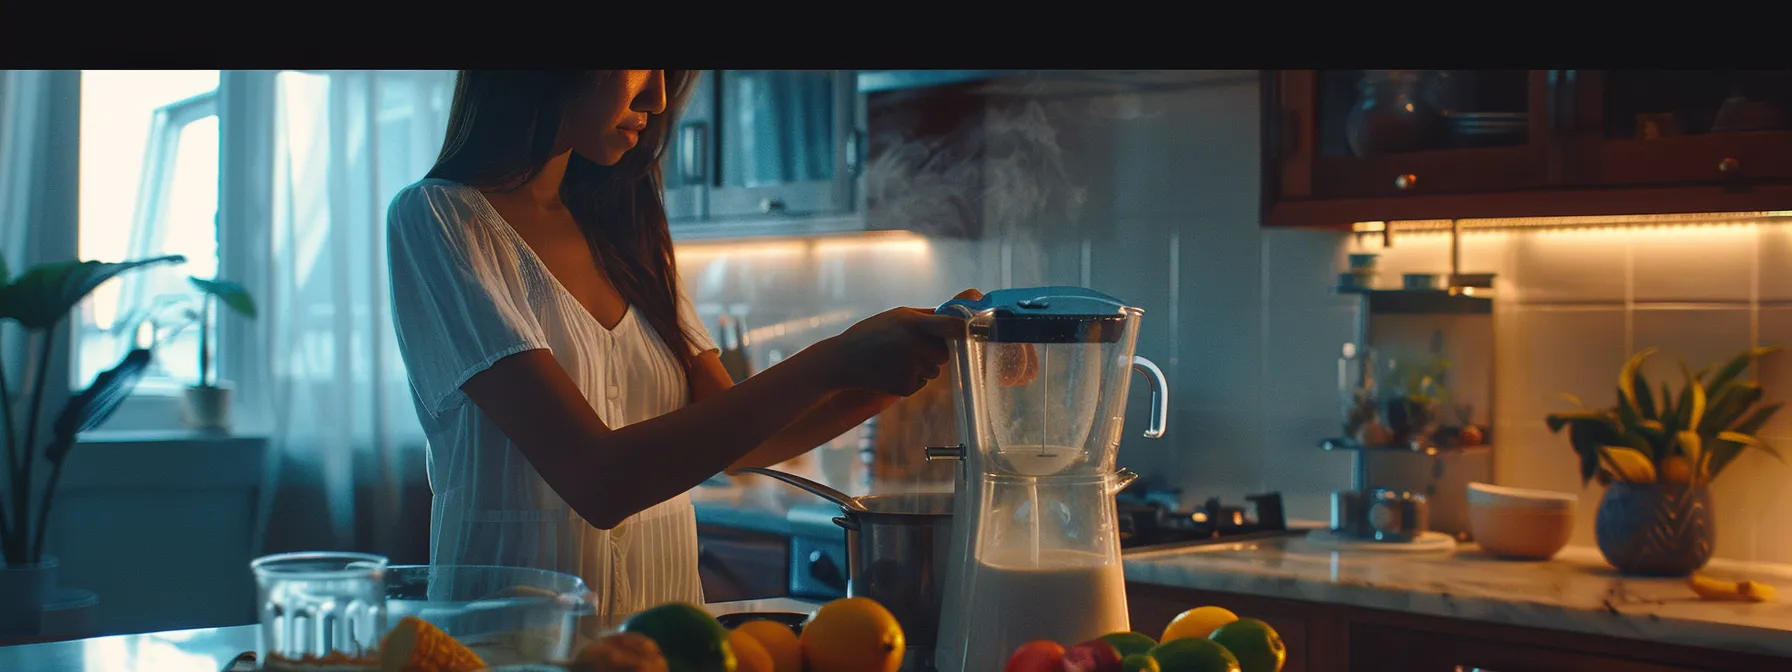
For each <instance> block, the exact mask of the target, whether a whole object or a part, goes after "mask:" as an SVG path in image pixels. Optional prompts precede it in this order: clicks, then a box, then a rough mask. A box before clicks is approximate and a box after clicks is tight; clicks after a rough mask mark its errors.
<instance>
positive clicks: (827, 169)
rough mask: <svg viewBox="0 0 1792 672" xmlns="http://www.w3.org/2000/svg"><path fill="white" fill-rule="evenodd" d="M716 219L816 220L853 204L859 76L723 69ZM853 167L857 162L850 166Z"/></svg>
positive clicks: (718, 79)
mask: <svg viewBox="0 0 1792 672" xmlns="http://www.w3.org/2000/svg"><path fill="white" fill-rule="evenodd" d="M713 82H714V86H715V89H714V91H713V93H712V94H711V95H712V96H713V98H714V108H713V109H714V111H715V112H714V113H715V119H714V126H715V135H714V137H715V146H716V148H717V150H718V151H717V152H716V161H715V164H714V168H715V171H716V174H715V178H714V179H713V180H712V181H711V182H710V183H709V187H710V188H709V194H708V201H709V203H708V210H709V213H708V214H709V215H710V216H711V217H740V216H755V215H757V216H772V217H776V216H789V215H818V214H829V213H838V212H844V211H846V210H848V209H850V207H851V204H852V183H853V175H852V174H851V173H852V172H854V171H855V170H856V165H849V156H850V155H853V154H856V152H857V148H856V147H851V146H850V145H854V144H856V143H854V142H853V140H854V139H855V138H856V137H857V135H856V134H855V133H854V124H853V119H854V114H853V108H854V101H855V100H856V99H857V97H858V89H857V84H856V79H855V76H854V73H853V72H851V71H838V70H722V71H718V72H717V73H716V76H715V77H714V78H713ZM851 163H855V164H856V162H851Z"/></svg>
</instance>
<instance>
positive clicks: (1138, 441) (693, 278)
mask: <svg viewBox="0 0 1792 672" xmlns="http://www.w3.org/2000/svg"><path fill="white" fill-rule="evenodd" d="M1257 94H1258V91H1257V83H1256V79H1255V76H1254V73H1249V72H1244V73H1237V72H1226V73H1214V74H1213V75H1212V77H1210V78H1208V79H1207V80H1206V81H1203V82H1200V83H1198V84H1196V85H1192V86H1187V87H1183V88H1179V89H1173V90H1156V91H1151V92H1146V93H1134V94H1124V95H1104V96H1083V97H1060V98H1055V99H1049V100H1043V101H1040V108H1039V112H1040V114H1039V116H1038V117H1037V118H1041V119H1043V120H1044V121H1045V123H1047V124H1049V125H1050V126H1051V129H1049V130H1050V133H1047V134H1045V135H1043V136H1040V137H1049V138H1050V139H1051V142H1053V143H1055V148H1056V150H1057V151H1058V153H1057V154H1056V155H1055V162H1054V161H1047V160H1044V159H1039V158H1038V157H1042V156H1044V157H1047V158H1050V157H1051V153H1050V152H1046V151H1044V150H1042V149H1040V148H1038V147H1034V148H1032V150H1031V151H1034V152H1035V155H1033V157H1034V158H1029V159H1027V160H1029V161H1034V162H1035V163H1034V164H1031V165H1036V166H1038V167H1039V174H1038V175H1035V177H1036V178H1037V179H1035V180H1033V181H1032V183H1031V184H1019V185H1014V184H1012V183H1009V184H1010V185H1011V186H1009V187H1004V188H1008V189H1017V190H1020V191H1016V192H1014V193H1021V192H1024V191H1025V189H1028V188H1032V189H1037V190H1041V191H1049V192H1050V193H1048V194H1045V195H1042V196H1039V198H1047V199H1055V200H1050V202H1051V203H1054V204H1057V205H1054V207H1053V208H1044V209H1041V208H1031V209H1029V208H1027V207H1023V206H1024V205H1025V204H1024V203H1022V204H1016V203H1014V202H1012V199H1010V202H1007V204H1006V205H996V204H995V203H1000V202H1001V201H999V199H990V200H988V201H986V217H988V218H989V219H990V220H992V221H994V222H995V223H996V224H997V226H996V229H995V230H994V231H991V232H990V233H989V234H987V235H986V236H985V237H984V238H983V239H982V240H980V241H974V242H966V241H957V240H950V239H929V240H924V241H923V240H916V239H898V240H886V241H881V242H863V241H860V242H854V243H813V242H812V243H780V244H773V245H723V246H716V245H707V246H686V247H685V248H683V249H681V252H680V255H681V256H680V267H681V270H682V272H683V273H684V277H685V280H686V282H687V283H688V286H689V287H690V290H691V293H692V295H693V297H694V299H695V301H696V303H697V304H698V306H699V311H700V312H703V313H704V314H705V316H706V317H707V318H708V319H711V320H713V319H714V315H715V314H716V313H717V312H720V311H723V310H733V311H735V312H737V313H745V314H746V315H747V316H748V321H749V324H750V325H752V326H756V327H764V326H767V325H774V324H781V323H788V325H789V326H787V328H786V329H784V332H783V333H782V334H781V335H767V337H765V338H762V339H760V340H758V341H756V342H755V343H754V344H753V347H752V349H753V351H754V353H755V354H756V356H757V357H758V358H759V359H760V361H762V362H763V361H764V358H765V356H766V354H767V353H768V352H769V351H770V350H772V349H777V350H779V351H781V352H782V353H784V354H786V355H788V354H789V353H792V352H794V351H796V350H797V349H799V348H801V347H803V346H805V345H807V344H809V343H812V342H814V341H815V340H818V339H820V338H823V337H826V336H828V335H831V334H833V333H837V332H838V331H839V330H840V329H842V328H844V327H845V326H847V324H848V323H850V320H845V321H842V322H839V323H827V324H822V325H819V326H805V325H807V324H808V322H809V321H810V318H813V317H815V316H818V315H824V314H828V313H830V312H839V313H844V314H848V315H850V316H852V317H853V318H857V317H862V316H865V315H870V314H872V313H874V312H877V311H879V310H882V309H884V308H887V307H889V306H891V305H896V304H898V303H905V304H909V305H930V304H935V303H938V302H940V301H942V300H944V299H945V298H947V297H949V296H950V295H951V294H952V293H954V292H956V291H957V290H959V289H962V288H964V287H979V288H984V289H989V288H994V287H999V286H1021V285H1031V284H1045V283H1066V284H1077V285H1082V284H1087V285H1089V286H1092V287H1094V288H1096V289H1100V290H1102V291H1106V292H1109V293H1112V294H1114V295H1115V296H1118V297H1120V298H1122V299H1125V300H1128V301H1131V302H1134V303H1136V304H1138V305H1140V306H1142V307H1144V308H1145V310H1146V313H1145V317H1144V323H1143V326H1142V331H1141V336H1140V340H1139V352H1140V353H1141V354H1144V355H1146V356H1147V357H1151V358H1152V359H1154V360H1155V361H1156V362H1157V363H1158V364H1159V365H1160V366H1162V367H1163V368H1164V370H1165V373H1166V374H1167V375H1169V376H1170V385H1171V401H1172V406H1173V409H1174V410H1173V413H1172V416H1171V424H1170V432H1169V436H1167V437H1166V438H1165V439H1163V440H1159V441H1149V440H1145V439H1143V438H1141V437H1139V436H1138V432H1137V431H1134V430H1136V429H1138V428H1140V427H1141V426H1142V423H1143V422H1144V421H1145V418H1146V417H1147V413H1146V407H1145V405H1144V401H1145V396H1146V394H1145V387H1144V386H1143V385H1142V384H1137V383H1135V385H1134V386H1133V387H1132V395H1131V397H1132V399H1131V403H1130V404H1129V408H1128V415H1127V420H1128V425H1129V428H1130V429H1129V430H1128V431H1127V433H1126V438H1125V439H1124V441H1123V443H1122V447H1121V450H1120V461H1121V463H1122V464H1124V465H1125V466H1128V467H1131V468H1133V469H1134V470H1136V471H1139V472H1140V473H1141V474H1144V475H1146V476H1147V477H1148V478H1151V479H1154V480H1157V481H1159V482H1160V483H1163V484H1166V485H1174V486H1179V487H1181V488H1183V491H1184V499H1185V502H1184V503H1185V505H1194V504H1198V503H1199V502H1200V500H1202V499H1204V498H1206V497H1209V496H1220V497H1223V498H1226V499H1229V500H1234V501H1235V502H1236V501H1237V500H1240V499H1241V498H1242V497H1243V496H1244V495H1245V494H1251V493H1255V492H1261V491H1264V490H1268V489H1277V490H1281V491H1282V492H1283V493H1284V499H1285V501H1286V503H1287V506H1288V509H1289V515H1290V516H1293V517H1296V518H1304V519H1309V520H1323V519H1324V518H1325V517H1326V507H1327V501H1326V497H1327V493H1328V492H1329V491H1331V490H1333V489H1338V488H1343V487H1347V486H1348V485H1349V482H1350V473H1349V466H1350V461H1349V457H1348V456H1346V455H1338V454H1328V453H1325V452H1324V451H1321V450H1319V449H1318V448H1317V447H1316V444H1317V441H1318V439H1320V438H1322V437H1324V436H1327V435H1330V434H1331V433H1333V432H1335V431H1336V425H1337V415H1336V414H1337V408H1336V407H1337V393H1336V385H1337V381H1336V375H1337V374H1336V371H1337V356H1338V348H1339V346H1340V345H1341V344H1342V343H1344V342H1345V341H1346V340H1348V339H1350V338H1351V336H1352V333H1353V325H1354V313H1353V312H1352V311H1353V305H1354V304H1353V302H1351V301H1350V300H1348V299H1345V298H1342V297H1339V296H1337V295H1335V294H1333V293H1332V292H1331V291H1330V290H1329V287H1331V285H1332V284H1333V282H1334V280H1335V278H1336V274H1337V273H1338V271H1339V270H1341V269H1342V267H1343V261H1344V259H1343V257H1344V254H1345V253H1346V252H1347V251H1350V250H1353V249H1361V248H1362V247H1363V246H1367V247H1370V248H1376V249H1377V251H1380V252H1382V253H1383V258H1382V264H1381V266H1382V272H1381V280H1382V282H1384V283H1388V284H1390V285H1392V284H1396V283H1398V282H1399V281H1400V274H1401V273H1406V272H1426V273H1441V272H1445V271H1446V270H1447V269H1448V268H1449V245H1448V238H1447V237H1444V236H1436V235H1433V236H1425V235H1411V236H1396V239H1395V241H1394V246H1393V247H1392V248H1387V249H1379V243H1378V240H1379V239H1378V238H1374V237H1363V238H1362V239H1357V238H1356V237H1353V236H1348V235H1344V234H1334V233H1323V232H1311V231H1277V230H1271V231H1266V230H1263V229H1262V228H1261V227H1260V225H1259V216H1258V207H1259V206H1258V193H1259V192H1258V180H1257V175H1258V168H1259V157H1258V128H1257V127H1258V99H1257ZM1004 105H1007V106H1008V107H1005V108H1003V109H1004V114H1008V115H1010V116H1009V118H1013V117H1014V115H1015V114H1018V113H1016V112H1014V110H1016V109H1018V108H1015V107H1013V104H1012V102H1008V103H1004ZM990 160H993V161H1003V160H1007V161H1009V162H1010V163H1009V164H1005V165H1007V166H1009V167H1012V166H1013V165H1014V163H1013V161H1014V158H1013V157H1007V158H1004V157H995V158H993V159H990ZM1060 167H1061V172H1058V171H1059V170H1060ZM1014 174H1015V173H1010V175H1014ZM1022 174H1023V175H1024V173H1022ZM1009 195H1013V194H1009ZM1069 196H1075V198H1067V197H1069ZM1073 201H1074V202H1078V203H1080V206H1078V207H1074V208H1072V207H1069V206H1067V205H1064V204H1066V203H1071V202H1073ZM1015 213H1024V214H1025V216H1022V217H1017V216H1014V215H1015ZM779 245H782V247H779ZM1085 249H1086V253H1085ZM1461 262H1462V270H1463V271H1465V272H1494V273H1498V274H1499V279H1498V280H1497V295H1498V296H1499V301H1498V303H1496V313H1495V316H1494V323H1493V356H1494V362H1495V369H1494V385H1495V388H1494V397H1495V398H1494V406H1495V408H1496V413H1495V417H1494V418H1493V424H1494V427H1495V436H1496V437H1497V445H1496V449H1495V462H1494V464H1495V467H1494V468H1495V474H1496V476H1495V477H1496V479H1497V480H1498V481H1500V482H1502V483H1508V484H1513V485H1520V486H1528V487H1541V488H1551V489H1557V490H1564V491H1570V492H1579V493H1581V496H1582V502H1581V506H1580V514H1579V521H1578V528H1577V532H1576V537H1575V542H1576V543H1592V519H1593V514H1594V511H1595V510H1596V507H1597V503H1598V498H1599V496H1600V495H1601V494H1602V493H1601V491H1600V490H1599V489H1598V487H1597V486H1596V485H1595V486H1593V487H1590V488H1587V489H1585V490H1583V489H1582V488H1581V486H1580V483H1579V478H1578V475H1577V474H1576V466H1575V465H1576V462H1575V458H1574V456H1573V453H1572V452H1571V451H1570V449H1569V448H1568V447H1567V445H1566V440H1565V439H1564V438H1562V437H1558V436H1554V435H1551V434H1550V433H1549V432H1548V431H1547V429H1546V428H1545V427H1544V425H1543V415H1544V414H1545V413H1547V412H1549V411H1551V410H1555V409H1559V408H1561V407H1562V404H1563V403H1564V402H1562V401H1561V400H1560V399H1559V397H1558V396H1557V394H1558V393H1559V392H1573V393H1575V394H1578V395H1580V396H1581V397H1583V398H1584V399H1585V400H1586V401H1587V402H1588V403H1591V404H1605V403H1610V402H1611V401H1612V397H1613V394H1614V392H1613V388H1614V387H1615V384H1616V376H1617V372H1618V369H1619V368H1620V367H1621V366H1622V365H1623V363H1624V361H1625V359H1626V358H1627V356H1628V354H1629V353H1630V352H1632V351H1634V350H1635V349H1636V348H1639V347H1644V346H1650V345H1654V346H1659V347H1662V348H1664V355H1665V356H1664V357H1662V358H1661V361H1659V362H1656V363H1654V365H1653V366H1652V367H1651V368H1650V369H1649V370H1648V373H1649V374H1650V375H1651V377H1652V378H1653V379H1655V380H1657V381H1659V380H1661V379H1662V378H1661V376H1662V375H1664V374H1665V373H1669V372H1672V371H1674V370H1676V369H1677V364H1675V361H1676V358H1678V357H1680V356H1685V357H1686V358H1687V360H1688V364H1689V365H1690V366H1692V367H1693V368H1695V369H1696V368H1698V367H1700V366H1703V365H1704V364H1705V363H1706V362H1707V361H1709V360H1711V359H1715V358H1723V357H1727V356H1729V355H1732V354H1734V353H1735V352H1737V351H1739V350H1741V349H1742V348H1744V347H1747V346H1748V345H1750V344H1751V343H1781V344H1785V345H1787V346H1789V347H1792V225H1783V224H1757V223H1752V222H1739V223H1737V224H1736V225H1733V226H1723V225H1720V226H1700V227H1662V228H1657V229H1612V230H1568V231H1560V230H1556V231H1531V232H1498V233H1486V232H1477V233H1471V234H1468V235H1465V236H1464V237H1463V239H1462V250H1461ZM1669 365H1673V366H1671V367H1670V366H1669ZM1759 375H1760V377H1761V380H1762V381H1763V383H1764V384H1765V385H1767V386H1768V390H1769V393H1770V394H1771V395H1774V396H1775V397H1776V398H1781V399H1792V353H1788V354H1785V355H1782V356H1780V357H1779V358H1778V359H1777V361H1772V362H1770V363H1768V364H1767V365H1765V366H1763V367H1761V370H1760V372H1759ZM1765 435H1766V437H1767V438H1768V439H1769V440H1770V441H1777V442H1778V444H1779V445H1781V446H1782V447H1785V449H1786V450H1787V451H1788V452H1792V410H1789V411H1788V412H1787V413H1786V414H1784V415H1783V416H1782V417H1781V419H1780V420H1779V421H1778V422H1776V423H1774V425H1773V426H1772V427H1770V429H1769V430H1768V431H1767V432H1766V433H1765ZM1788 483H1792V467H1788V466H1783V465H1780V464H1778V463H1776V462H1774V461H1773V460H1772V459H1770V458H1766V457H1765V456H1759V455H1751V456H1749V457H1747V458H1746V459H1745V460H1743V461H1739V462H1738V463H1736V464H1735V465H1734V467H1733V468H1732V469H1731V470H1729V471H1727V472H1726V473H1725V474H1724V475H1723V478H1722V479H1721V480H1720V481H1719V482H1718V486H1719V490H1718V492H1717V493H1716V497H1717V499H1718V502H1719V504H1718V507H1719V516H1720V520H1719V528H1720V529H1721V530H1722V532H1721V533H1720V541H1719V553H1720V555H1723V556H1727V557H1735V558H1742V559H1759V560H1771V561H1780V562H1792V536H1788V535H1785V534H1783V533H1781V530H1783V528H1784V525H1785V521H1787V520H1792V494H1789V492H1788V491H1792V488H1787V487H1785V486H1786V484H1788Z"/></svg>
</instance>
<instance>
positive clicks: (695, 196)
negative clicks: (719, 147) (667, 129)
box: [660, 70, 716, 222]
mask: <svg viewBox="0 0 1792 672" xmlns="http://www.w3.org/2000/svg"><path fill="white" fill-rule="evenodd" d="M715 81H716V71H714V70H704V71H701V72H699V73H698V74H697V82H696V88H695V90H693V91H691V96H690V101H689V102H688V103H686V104H685V109H684V114H683V115H682V116H680V117H679V120H678V127H677V128H674V129H672V138H671V141H670V142H669V143H668V144H667V146H666V155H665V157H664V158H663V159H662V160H661V164H660V170H661V171H662V175H663V176H664V178H665V183H666V194H665V199H666V219H667V220H668V221H671V222H689V221H695V220H699V219H702V218H703V217H704V215H705V214H706V212H705V210H706V208H705V205H706V201H707V198H706V197H707V193H708V191H707V187H708V186H709V182H710V180H711V178H712V177H713V176H714V175H715V165H714V164H715V158H714V157H715V152H714V151H713V150H714V148H715V140H714V138H715V113H716V85H715Z"/></svg>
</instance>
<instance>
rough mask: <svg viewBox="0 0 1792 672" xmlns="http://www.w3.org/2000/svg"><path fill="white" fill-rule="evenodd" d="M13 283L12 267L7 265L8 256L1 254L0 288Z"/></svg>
mask: <svg viewBox="0 0 1792 672" xmlns="http://www.w3.org/2000/svg"><path fill="white" fill-rule="evenodd" d="M10 282H12V267H11V266H9V265H7V263H6V255H4V254H0V287H4V286H6V284H7V283H10Z"/></svg>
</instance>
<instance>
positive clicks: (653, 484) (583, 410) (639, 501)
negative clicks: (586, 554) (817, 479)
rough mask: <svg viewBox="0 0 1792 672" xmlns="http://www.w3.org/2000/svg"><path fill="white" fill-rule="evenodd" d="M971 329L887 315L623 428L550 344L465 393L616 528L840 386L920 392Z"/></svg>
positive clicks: (552, 483)
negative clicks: (952, 344)
mask: <svg viewBox="0 0 1792 672" xmlns="http://www.w3.org/2000/svg"><path fill="white" fill-rule="evenodd" d="M963 332H964V322H963V321H962V320H959V319H957V318H952V317H945V316H938V315H931V314H929V313H927V312H926V311H919V310H914V309H909V308H897V309H893V310H889V311H886V312H884V313H882V314H879V315H877V316H874V317H872V318H869V319H867V320H865V321H862V322H860V323H858V324H855V325H853V327H852V328H851V329H848V330H847V331H846V332H845V333H842V334H841V335H839V336H835V337H833V338H830V339H827V340H825V341H822V342H821V343H818V344H816V345H814V346H811V347H809V348H805V349H804V350H803V351H802V352H799V353H797V354H796V356H794V357H791V358H790V359H787V360H784V361H783V362H780V363H778V364H777V365H776V366H773V367H771V368H769V369H766V370H765V371H764V372H761V373H760V374H759V375H756V376H753V377H752V378H751V379H749V380H747V381H745V382H742V383H741V384H739V385H735V386H733V387H731V388H729V389H727V390H726V391H724V392H722V393H720V394H714V395H712V396H710V397H708V398H705V399H702V400H700V401H698V402H696V403H694V404H691V405H689V406H686V407H684V408H682V409H679V410H676V411H673V412H671V413H667V414H665V415H662V416H659V417H656V418H653V419H650V420H646V421H642V422H638V423H635V424H632V425H628V426H626V427H623V428H621V429H616V430H612V429H610V428H609V427H608V426H606V425H605V424H604V423H603V420H602V419H600V418H598V416H597V412H596V411H594V410H592V408H591V405H590V404H589V403H588V402H587V401H586V400H585V396H584V395H583V394H582V393H580V391H579V389H578V386H577V385H575V384H574V383H573V381H572V379H571V378H569V377H568V376H567V375H566V372H565V370H563V369H561V368H560V364H559V362H558V361H556V360H555V359H554V357H553V355H552V354H551V353H550V352H548V351H547V350H545V349H534V350H526V351H523V352H520V353H517V354H514V355H510V356H508V357H505V358H503V359H500V360H498V361H497V362H496V363H494V364H492V365H491V366H490V367H489V368H486V369H485V370H483V371H480V372H479V373H477V374H474V375H473V377H472V378H470V379H468V380H467V382H466V383H464V384H463V385H462V386H461V390H462V392H464V393H465V394H466V395H467V398H468V399H470V400H471V401H472V402H473V403H474V404H476V405H477V406H478V407H479V409H480V410H481V411H483V412H484V413H485V414H486V415H487V416H488V417H490V418H492V420H493V422H495V423H497V425H498V428H499V429H501V430H503V432H504V434H505V436H507V437H509V438H510V441H511V442H512V443H514V444H516V446H517V449H518V450H520V451H521V452H522V453H523V456H524V457H525V458H527V459H528V460H529V463H530V464H531V465H532V466H534V467H535V470H536V471H537V472H538V473H540V474H541V476H542V479H543V480H545V481H547V484H548V486H549V487H552V488H553V489H554V492H556V493H558V494H559V495H560V497H561V498H562V499H565V500H566V503H567V504H569V505H571V506H572V508H573V510H574V511H575V512H577V513H578V514H579V516H580V517H582V518H584V519H585V521H586V522H589V523H591V524H592V525H594V526H597V527H599V528H603V529H609V528H612V527H615V526H616V525H618V524H620V523H621V522H622V520H623V519H625V518H627V517H628V516H630V515H633V514H634V513H636V512H638V511H641V510H643V509H646V508H647V507H649V506H653V505H654V504H657V503H659V502H663V501H665V500H668V499H671V498H672V497H675V496H677V495H678V494H679V493H682V492H685V491H687V490H690V489H691V488H694V487H697V485H698V484H699V483H702V482H703V481H704V480H706V479H708V478H709V477H711V476H714V475H715V474H717V473H719V472H722V471H724V470H726V469H728V468H729V466H730V465H732V464H734V463H735V462H736V461H738V460H740V459H741V456H743V455H746V454H747V453H748V452H751V451H752V450H754V449H756V448H758V447H759V446H761V445H763V444H765V443H766V442H767V441H768V440H770V439H771V438H772V436H773V435H775V434H777V433H778V432H779V431H780V430H783V429H784V428H786V427H788V426H789V425H790V424H791V423H792V422H794V421H795V420H796V419H798V418H799V417H802V416H803V415H804V414H805V413H806V412H808V411H809V410H810V409H812V408H814V407H815V406H816V405H817V404H819V403H821V401H822V400H823V399H826V398H828V397H830V396H833V395H834V394H835V393H837V392H841V391H845V390H881V391H884V392H887V393H892V394H894V395H897V396H906V395H909V394H914V393H915V391H916V390H919V389H921V387H922V386H923V385H925V384H926V382H927V381H928V380H931V379H933V378H934V377H936V376H938V375H939V372H940V366H941V365H943V364H945V363H946V357H947V350H946V345H945V341H944V339H947V338H953V337H958V336H961V335H962V334H963ZM841 431H845V430H841ZM818 443H819V442H818Z"/></svg>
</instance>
